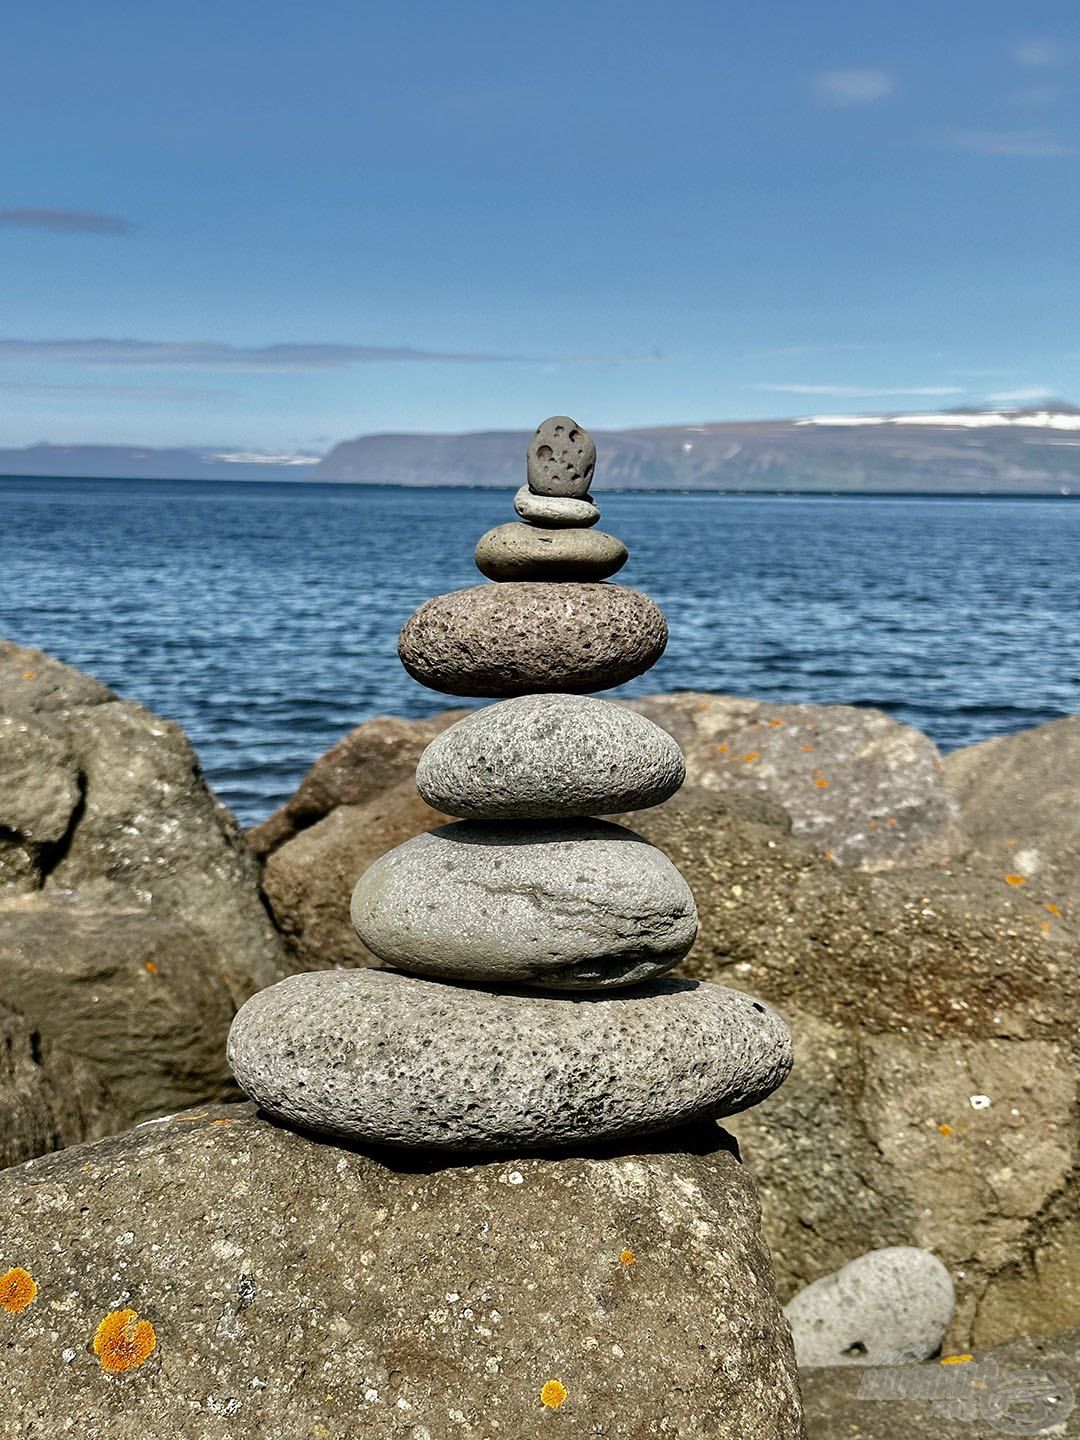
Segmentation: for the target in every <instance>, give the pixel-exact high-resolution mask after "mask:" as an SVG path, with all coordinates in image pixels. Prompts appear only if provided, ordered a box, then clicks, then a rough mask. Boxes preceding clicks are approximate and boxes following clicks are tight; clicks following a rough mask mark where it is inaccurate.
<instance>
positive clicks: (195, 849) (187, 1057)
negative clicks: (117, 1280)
mask: <svg viewBox="0 0 1080 1440" xmlns="http://www.w3.org/2000/svg"><path fill="white" fill-rule="evenodd" d="M290 968H291V967H290V964H289V960H288V956H287V953H286V951H285V948H284V946H283V945H282V942H281V940H280V938H279V937H278V935H277V933H276V931H275V930H274V927H273V925H272V923H271V921H270V918H269V916H268V915H267V913H266V910H265V907H264V906H263V904H262V901H261V897H260V895H259V887H258V867H257V864H256V862H255V860H254V858H253V857H252V855H251V853H250V851H249V850H248V848H247V846H246V845H245V844H244V841H243V837H242V835H241V834H240V831H239V829H238V827H237V825H236V822H235V820H234V819H233V818H232V816H231V815H230V814H229V813H228V811H227V810H225V809H224V807H223V806H221V805H219V804H218V802H217V801H216V800H215V799H214V797H213V795H212V794H211V792H210V790H209V789H208V788H207V786H206V783H205V782H204V780H203V778H202V775H201V773H200V771H199V766H198V762H197V761H196V759H195V756H194V754H193V752H192V749H191V746H190V745H189V744H188V742H187V740H186V739H185V738H184V736H183V734H182V732H181V731H180V730H179V728H178V727H177V726H175V725H173V724H170V723H169V722H168V721H164V720H159V719H158V718H157V717H156V716H154V715H151V714H150V713H149V711H147V710H144V709H143V708H142V706H140V705H137V704H135V703H134V702H131V701H123V700H119V699H117V697H116V696H115V695H114V694H113V693H112V692H111V691H110V690H108V689H106V687H105V686H103V685H100V684H99V683H98V682H97V681H96V680H93V679H91V678H90V677H89V676H86V675H82V674H80V672H79V671H77V670H73V669H72V668H71V667H70V666H67V665H63V664H61V663H60V662H59V661H57V660H53V659H52V658H51V657H49V656H47V655H44V654H43V653H42V652H41V651H38V650H26V649H23V648H21V647H20V646H17V645H13V644H9V643H6V642H0V1004H2V1005H3V1006H4V1007H6V1010H7V1011H8V1012H9V1013H10V1015H11V1016H12V1020H11V1023H12V1024H13V1025H14V1027H15V1029H14V1031H13V1036H14V1038H13V1040H12V1044H13V1046H14V1047H15V1048H14V1050H13V1051H12V1055H11V1063H10V1065H9V1066H8V1069H7V1072H6V1073H3V1072H0V1111H2V1112H6V1113H7V1114H9V1115H11V1116H12V1117H15V1118H13V1119H12V1122H11V1128H10V1130H9V1131H8V1141H7V1147H6V1158H7V1159H8V1160H9V1161H10V1162H12V1163H14V1161H16V1160H22V1159H25V1158H27V1157H28V1156H29V1155H33V1154H36V1153H37V1152H38V1147H39V1146H46V1147H47V1146H50V1145H53V1144H70V1143H72V1142H73V1141H77V1140H81V1139H84V1138H87V1137H93V1136H98V1135H101V1134H104V1133H107V1132H108V1131H109V1130H112V1129H117V1128H123V1127H124V1126H127V1125H130V1124H132V1123H133V1122H134V1121H135V1120H138V1119H140V1118H142V1117H143V1116H145V1115H150V1114H159V1113H160V1112H161V1111H162V1110H165V1109H170V1108H173V1107H175V1106H177V1105H181V1106H182V1105H190V1104H192V1103H194V1102H195V1101H198V1100H202V1099H213V1098H216V1097H219V1096H222V1095H226V1094H232V1093H235V1092H234V1090H233V1087H232V1082H231V1077H230V1076H229V1072H228V1069H227V1067H226V1065H225V1058H224V1049H223V1045H224V1038H225V1035H226V1033H227V1030H228V1025H229V1021H230V1019H231V1016H232V1014H233V1012H234V1011H235V1009H236V1007H237V1005H239V1004H240V1003H241V1002H242V1001H243V1000H244V999H246V998H247V996H248V995H250V994H251V993H252V992H253V991H254V990H256V989H258V988H259V987H260V986H261V985H265V984H269V983H271V982H272V981H274V980H276V979H280V978H281V977H282V976H283V975H285V974H287V973H288V971H289V969H290ZM19 1036H22V1037H24V1038H23V1039H20V1038H19ZM25 1037H30V1053H31V1059H32V1064H31V1066H30V1068H27V1065H26V1063H25V1057H26V1038H25ZM20 1057H22V1058H20ZM17 1117H22V1118H21V1119H20V1118H17Z"/></svg>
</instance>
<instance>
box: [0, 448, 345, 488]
mask: <svg viewBox="0 0 1080 1440" xmlns="http://www.w3.org/2000/svg"><path fill="white" fill-rule="evenodd" d="M318 458H319V457H318V456H317V455H263V454H259V453H256V452H252V451H245V450H228V449H224V448H222V449H220V450H180V449H174V450H153V449H150V448H148V447H146V446H136V445H28V446H26V447H25V448H24V449H21V450H0V475H28V476H32V475H38V476H41V477H43V478H44V477H46V476H51V477H57V478H61V479H63V478H68V477H73V478H77V479H80V480H92V479H106V480H297V479H299V478H300V476H301V474H302V473H303V472H304V471H305V470H306V469H310V468H311V467H312V466H314V465H315V464H316V463H317V461H318Z"/></svg>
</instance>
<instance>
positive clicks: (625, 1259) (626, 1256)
mask: <svg viewBox="0 0 1080 1440" xmlns="http://www.w3.org/2000/svg"><path fill="white" fill-rule="evenodd" d="M636 1261H637V1256H636V1255H635V1254H634V1252H633V1250H624V1251H623V1252H622V1254H621V1255H620V1256H619V1264H620V1265H633V1264H635V1263H636Z"/></svg>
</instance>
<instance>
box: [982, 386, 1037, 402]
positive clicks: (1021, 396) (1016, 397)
mask: <svg viewBox="0 0 1080 1440" xmlns="http://www.w3.org/2000/svg"><path fill="white" fill-rule="evenodd" d="M1053 393H1054V387H1053V386H1052V385H1025V386H1024V388H1023V389H1021V390H998V391H996V392H995V393H994V394H993V395H987V397H986V398H987V400H989V401H990V402H991V403H992V404H995V405H1008V404H1013V405H1019V404H1023V402H1024V401H1033V400H1048V399H1049V398H1050V397H1051V396H1052V395H1053Z"/></svg>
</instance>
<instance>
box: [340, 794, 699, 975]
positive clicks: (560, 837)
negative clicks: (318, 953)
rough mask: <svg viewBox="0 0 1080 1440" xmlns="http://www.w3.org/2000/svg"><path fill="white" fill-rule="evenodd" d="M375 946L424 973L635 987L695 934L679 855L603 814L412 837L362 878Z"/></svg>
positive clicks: (468, 824)
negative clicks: (677, 862) (676, 862)
mask: <svg viewBox="0 0 1080 1440" xmlns="http://www.w3.org/2000/svg"><path fill="white" fill-rule="evenodd" d="M351 913H352V921H353V924H354V925H355V926H356V930H357V934H358V935H359V936H360V939H361V940H362V941H363V942H364V944H365V945H366V946H367V947H368V949H369V950H370V951H371V952H372V953H373V954H375V955H377V956H379V958H380V959H382V960H385V961H386V962H387V963H388V964H390V965H396V966H398V967H399V968H400V969H402V970H409V971H413V972H415V973H417V974H421V975H434V976H446V977H449V978H452V979H459V980H490V981H495V982H506V983H509V982H516V983H524V984H530V985H543V986H548V987H554V988H556V989H577V988H584V989H602V988H606V987H608V986H621V985H634V984H637V983H638V982H639V981H642V980H647V979H649V978H650V977H651V976H654V975H658V974H660V973H661V972H662V971H664V970H668V969H670V968H671V966H672V965H674V964H675V963H676V962H677V961H678V960H681V959H682V957H683V956H684V955H685V954H686V952H687V951H688V950H689V949H690V946H691V945H692V944H693V943H694V936H695V935H696V933H697V909H696V908H695V905H694V897H693V895H692V894H691V893H690V889H689V887H688V886H687V884H686V881H685V880H684V879H683V878H682V876H681V875H680V874H679V872H678V871H677V870H676V869H675V867H674V865H672V863H671V861H670V860H669V859H668V858H667V856H666V855H665V854H664V853H663V852H662V851H661V850H658V849H656V848H655V846H652V845H649V844H648V843H647V842H646V841H644V840H642V839H641V838H640V836H638V835H635V834H634V832H633V831H632V830H627V829H625V828H624V827H623V826H621V825H610V824H607V823H606V822H604V821H602V820H574V821H547V822H541V821H535V822H514V821H493V820H487V821H485V820H462V821H459V822H458V823H457V824H454V825H444V826H441V827H440V828H439V829H438V830H430V831H428V832H426V833H425V834H423V835H418V836H417V837H416V838H415V839H413V840H407V841H406V842H405V844H404V845H399V846H398V847H397V848H396V849H394V850H391V851H390V852H389V854H386V855H383V856H382V858H381V859H379V860H376V861H375V863H374V864H373V865H371V866H370V867H369V868H368V869H367V870H366V871H365V872H364V874H363V875H362V876H361V877H360V879H359V880H358V881H357V883H356V888H355V890H354V891H353V896H352V910H351Z"/></svg>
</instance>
